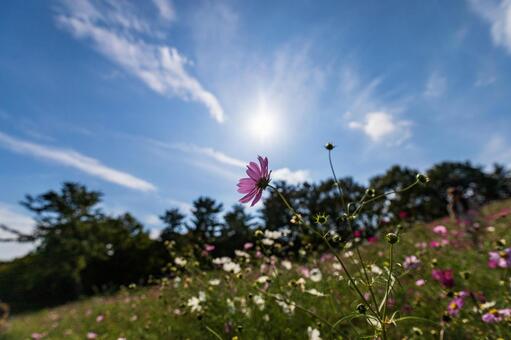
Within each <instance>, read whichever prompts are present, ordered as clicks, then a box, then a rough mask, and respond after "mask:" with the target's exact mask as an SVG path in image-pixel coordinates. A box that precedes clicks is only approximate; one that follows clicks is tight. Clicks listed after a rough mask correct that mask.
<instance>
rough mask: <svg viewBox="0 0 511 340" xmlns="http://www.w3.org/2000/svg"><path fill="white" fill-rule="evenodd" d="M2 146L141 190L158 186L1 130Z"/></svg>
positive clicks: (0, 143)
mask: <svg viewBox="0 0 511 340" xmlns="http://www.w3.org/2000/svg"><path fill="white" fill-rule="evenodd" d="M0 146H3V147H4V148H6V149H8V150H10V151H13V152H16V153H20V154H25V155H30V156H34V157H38V158H42V159H46V160H49V161H52V162H55V163H58V164H62V165H66V166H69V167H72V168H75V169H78V170H80V171H83V172H85V173H87V174H89V175H92V176H96V177H99V178H101V179H103V180H105V181H108V182H111V183H115V184H118V185H121V186H124V187H127V188H131V189H135V190H139V191H155V190H156V187H155V186H154V185H153V184H151V183H149V182H147V181H144V180H142V179H140V178H137V177H135V176H133V175H130V174H128V173H126V172H122V171H119V170H115V169H112V168H109V167H107V166H106V165H103V164H102V163H101V162H100V161H98V160H96V159H94V158H90V157H87V156H84V155H82V154H80V153H78V152H76V151H73V150H67V149H59V148H55V147H49V146H44V145H40V144H35V143H31V142H27V141H24V140H20V139H17V138H13V137H11V136H9V135H7V134H4V133H2V132H0Z"/></svg>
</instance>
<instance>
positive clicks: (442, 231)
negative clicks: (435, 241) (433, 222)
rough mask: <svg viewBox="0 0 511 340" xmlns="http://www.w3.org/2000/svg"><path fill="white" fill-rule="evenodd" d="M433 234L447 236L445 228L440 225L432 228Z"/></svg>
mask: <svg viewBox="0 0 511 340" xmlns="http://www.w3.org/2000/svg"><path fill="white" fill-rule="evenodd" d="M433 232H434V233H435V234H438V235H442V236H443V235H447V228H446V227H445V226H443V225H441V224H440V225H437V226H436V227H434V228H433Z"/></svg>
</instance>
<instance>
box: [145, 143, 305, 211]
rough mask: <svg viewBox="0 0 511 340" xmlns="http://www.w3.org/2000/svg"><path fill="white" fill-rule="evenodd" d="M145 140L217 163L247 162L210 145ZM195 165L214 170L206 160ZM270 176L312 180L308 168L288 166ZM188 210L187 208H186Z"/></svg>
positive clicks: (239, 165) (243, 164) (240, 164)
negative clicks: (293, 168)
mask: <svg viewBox="0 0 511 340" xmlns="http://www.w3.org/2000/svg"><path fill="white" fill-rule="evenodd" d="M145 141H147V142H149V143H150V144H152V145H155V146H158V147H161V148H165V149H171V150H179V151H182V152H186V153H192V154H197V155H200V156H205V157H207V158H209V159H211V160H213V161H215V162H217V163H221V164H224V165H229V166H233V167H237V168H242V169H245V167H246V165H247V164H248V162H246V161H243V160H241V159H237V158H235V157H232V156H229V155H227V154H225V153H223V152H221V151H218V150H215V149H213V148H210V147H201V146H198V145H194V144H183V143H174V144H173V143H165V142H160V141H156V140H153V139H145ZM195 164H196V165H198V166H201V167H203V168H206V169H208V170H210V171H215V166H214V165H211V164H209V163H206V162H202V161H200V160H199V161H196V162H195ZM216 171H218V172H221V171H222V169H216ZM225 175H226V176H225V177H227V178H238V177H239V176H236V175H233V174H232V173H231V172H228V173H226V174H225ZM272 178H273V179H275V180H283V181H286V182H288V183H289V184H298V183H302V182H310V181H311V180H312V178H311V175H310V172H309V171H308V170H296V171H292V170H290V169H288V168H281V169H277V170H273V172H272ZM188 210H189V209H188Z"/></svg>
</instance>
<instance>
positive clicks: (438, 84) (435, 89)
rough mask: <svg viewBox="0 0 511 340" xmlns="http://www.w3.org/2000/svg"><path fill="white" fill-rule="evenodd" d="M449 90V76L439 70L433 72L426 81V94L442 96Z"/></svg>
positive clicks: (431, 96) (432, 96)
mask: <svg viewBox="0 0 511 340" xmlns="http://www.w3.org/2000/svg"><path fill="white" fill-rule="evenodd" d="M446 90H447V78H446V77H445V76H443V75H441V74H440V73H438V72H433V73H431V75H430V76H429V78H428V80H427V82H426V88H425V89H424V96H425V97H429V98H436V97H440V96H442V95H443V94H444V93H445V91H446Z"/></svg>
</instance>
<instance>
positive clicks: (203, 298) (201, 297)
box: [199, 291, 206, 302]
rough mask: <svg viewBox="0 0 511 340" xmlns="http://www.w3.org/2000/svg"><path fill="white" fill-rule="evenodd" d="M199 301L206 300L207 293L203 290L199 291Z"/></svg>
mask: <svg viewBox="0 0 511 340" xmlns="http://www.w3.org/2000/svg"><path fill="white" fill-rule="evenodd" d="M199 301H201V302H204V301H206V293H204V292H203V291H200V292H199Z"/></svg>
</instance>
